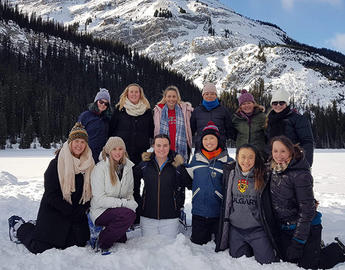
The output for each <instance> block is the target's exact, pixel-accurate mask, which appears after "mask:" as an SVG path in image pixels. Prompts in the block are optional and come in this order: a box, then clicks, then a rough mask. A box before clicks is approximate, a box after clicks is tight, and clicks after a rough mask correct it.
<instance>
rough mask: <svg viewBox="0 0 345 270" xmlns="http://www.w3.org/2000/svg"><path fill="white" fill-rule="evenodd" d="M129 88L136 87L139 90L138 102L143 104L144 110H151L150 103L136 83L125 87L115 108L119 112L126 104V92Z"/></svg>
mask: <svg viewBox="0 0 345 270" xmlns="http://www.w3.org/2000/svg"><path fill="white" fill-rule="evenodd" d="M131 86H136V87H138V88H139V91H140V99H139V101H142V102H143V103H144V104H145V106H146V108H147V109H150V108H151V106H150V102H149V101H148V100H147V98H146V97H145V94H144V89H143V88H142V87H141V86H140V85H139V84H137V83H131V84H129V85H127V87H126V88H125V90H124V91H123V92H122V94H121V96H120V100H119V103H117V104H116V107H118V108H119V110H121V109H122V108H123V107H124V105H125V102H126V98H127V95H128V91H129V88H130V87H131Z"/></svg>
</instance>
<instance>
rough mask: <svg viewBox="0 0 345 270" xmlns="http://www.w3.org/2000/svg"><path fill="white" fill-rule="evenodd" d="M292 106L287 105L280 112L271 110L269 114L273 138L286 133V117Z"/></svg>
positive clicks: (271, 136)
mask: <svg viewBox="0 0 345 270" xmlns="http://www.w3.org/2000/svg"><path fill="white" fill-rule="evenodd" d="M290 111H291V110H290V107H289V106H288V107H286V108H285V109H284V110H283V111H281V112H280V113H276V112H275V111H273V110H272V111H271V112H270V114H269V115H268V126H269V128H270V129H269V130H270V132H269V136H270V138H273V137H275V136H280V135H284V134H285V121H284V119H285V118H286V116H287V115H288V114H289V113H290Z"/></svg>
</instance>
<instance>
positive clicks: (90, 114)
mask: <svg viewBox="0 0 345 270" xmlns="http://www.w3.org/2000/svg"><path fill="white" fill-rule="evenodd" d="M107 110H108V109H107ZM108 115H111V112H110V111H109V112H108V111H107V112H103V113H102V114H98V113H97V112H96V111H95V109H94V106H92V105H90V110H88V111H85V112H83V113H81V114H80V116H79V118H78V122H81V123H82V124H83V126H84V127H85V129H86V131H87V134H88V136H89V141H88V144H89V147H90V149H91V151H92V157H93V159H94V161H95V163H97V162H98V157H99V154H100V153H101V151H102V149H103V146H104V145H105V143H106V142H107V140H108V133H109V122H110V117H109V116H108Z"/></svg>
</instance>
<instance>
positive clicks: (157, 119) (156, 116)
mask: <svg viewBox="0 0 345 270" xmlns="http://www.w3.org/2000/svg"><path fill="white" fill-rule="evenodd" d="M178 105H179V106H180V108H181V110H182V113H183V119H184V126H185V127H186V136H187V144H188V146H189V148H190V149H192V130H191V128H190V118H191V115H192V112H193V110H194V109H193V107H192V105H191V104H190V103H189V102H182V103H180V104H178ZM161 117H162V108H161V107H159V106H158V105H156V106H155V108H154V109H153V122H154V125H155V129H154V136H156V135H157V134H159V131H160V126H161Z"/></svg>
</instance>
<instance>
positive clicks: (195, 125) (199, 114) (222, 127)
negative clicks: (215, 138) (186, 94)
mask: <svg viewBox="0 0 345 270" xmlns="http://www.w3.org/2000/svg"><path fill="white" fill-rule="evenodd" d="M209 121H213V122H214V123H215V125H216V126H217V127H218V129H219V133H220V140H221V141H220V143H221V145H222V146H225V144H226V140H227V139H234V135H235V130H234V128H233V126H232V123H231V113H230V112H229V110H228V109H227V108H225V107H224V106H223V105H219V106H217V107H216V108H214V109H212V110H211V111H208V110H207V109H206V108H205V107H204V105H202V104H201V105H199V106H198V107H196V108H195V109H194V111H193V112H192V116H191V118H190V127H191V129H192V135H195V133H196V135H195V138H194V143H195V148H196V150H199V149H200V147H201V134H202V130H203V129H204V127H206V126H207V123H208V122H209Z"/></svg>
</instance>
